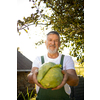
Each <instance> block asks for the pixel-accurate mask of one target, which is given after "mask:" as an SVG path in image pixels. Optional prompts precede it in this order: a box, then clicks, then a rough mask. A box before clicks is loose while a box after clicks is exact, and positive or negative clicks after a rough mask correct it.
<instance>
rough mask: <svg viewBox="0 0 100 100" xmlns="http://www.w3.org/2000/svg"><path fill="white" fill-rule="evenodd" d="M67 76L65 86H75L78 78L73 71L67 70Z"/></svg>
mask: <svg viewBox="0 0 100 100" xmlns="http://www.w3.org/2000/svg"><path fill="white" fill-rule="evenodd" d="M67 75H68V79H67V84H69V85H70V86H77V85H78V82H79V78H78V77H77V74H76V71H75V70H73V69H69V70H67Z"/></svg>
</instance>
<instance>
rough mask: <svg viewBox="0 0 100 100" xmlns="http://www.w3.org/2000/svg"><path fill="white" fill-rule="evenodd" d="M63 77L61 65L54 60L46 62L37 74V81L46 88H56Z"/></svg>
mask: <svg viewBox="0 0 100 100" xmlns="http://www.w3.org/2000/svg"><path fill="white" fill-rule="evenodd" d="M62 79H63V74H62V73H61V65H60V64H55V63H52V62H49V63H44V64H43V65H42V66H41V67H40V69H39V72H38V75H37V81H38V82H39V83H40V84H41V85H42V86H43V87H45V88H54V87H56V86H58V85H60V84H61V82H62Z"/></svg>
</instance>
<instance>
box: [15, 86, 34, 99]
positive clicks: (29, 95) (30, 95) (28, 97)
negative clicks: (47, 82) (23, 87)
mask: <svg viewBox="0 0 100 100" xmlns="http://www.w3.org/2000/svg"><path fill="white" fill-rule="evenodd" d="M33 91H34V89H33V90H32V91H31V93H30V94H29V92H28V87H27V94H26V95H25V96H24V95H23V93H22V92H20V93H19V94H18V96H17V99H18V98H19V96H20V95H22V97H23V100H26V98H25V97H26V96H27V100H30V99H31V98H32V94H33Z"/></svg>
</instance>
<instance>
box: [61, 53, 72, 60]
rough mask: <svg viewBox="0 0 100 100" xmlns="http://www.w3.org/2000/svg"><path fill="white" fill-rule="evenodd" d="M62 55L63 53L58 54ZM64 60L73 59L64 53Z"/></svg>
mask: <svg viewBox="0 0 100 100" xmlns="http://www.w3.org/2000/svg"><path fill="white" fill-rule="evenodd" d="M62 55H64V54H60V56H62ZM64 60H67V61H73V59H72V57H71V56H69V55H64Z"/></svg>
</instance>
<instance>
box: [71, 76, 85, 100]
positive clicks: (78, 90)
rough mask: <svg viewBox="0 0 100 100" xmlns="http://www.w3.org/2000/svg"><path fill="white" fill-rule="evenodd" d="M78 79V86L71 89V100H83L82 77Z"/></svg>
mask: <svg viewBox="0 0 100 100" xmlns="http://www.w3.org/2000/svg"><path fill="white" fill-rule="evenodd" d="M78 77H79V84H78V86H73V87H71V95H70V97H71V100H84V77H83V76H78Z"/></svg>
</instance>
